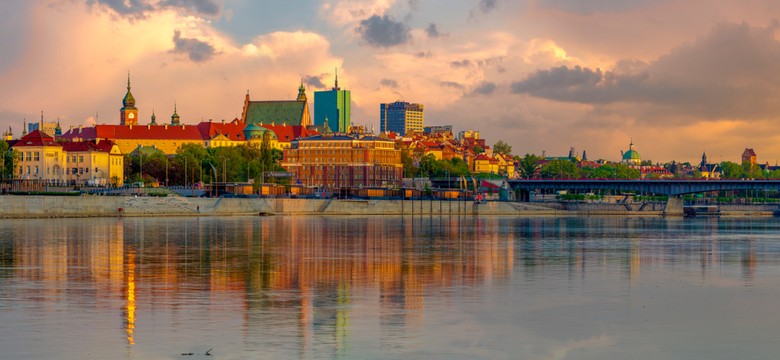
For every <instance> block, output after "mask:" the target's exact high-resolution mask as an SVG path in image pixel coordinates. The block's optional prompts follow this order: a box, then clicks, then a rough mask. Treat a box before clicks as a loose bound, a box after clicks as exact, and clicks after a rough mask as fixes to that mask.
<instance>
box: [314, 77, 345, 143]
mask: <svg viewBox="0 0 780 360" xmlns="http://www.w3.org/2000/svg"><path fill="white" fill-rule="evenodd" d="M351 102H352V99H351V96H350V92H349V90H341V88H340V87H339V75H338V73H337V74H336V83H335V85H334V86H333V88H332V89H330V90H327V91H315V92H314V125H316V126H323V125H325V121H326V120H327V122H328V127H329V128H330V130H331V131H333V132H341V133H346V132H348V131H349V127H350V126H351V125H352V123H351V120H350V114H351V110H350V108H351Z"/></svg>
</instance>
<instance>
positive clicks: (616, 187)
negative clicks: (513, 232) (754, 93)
mask: <svg viewBox="0 0 780 360" xmlns="http://www.w3.org/2000/svg"><path fill="white" fill-rule="evenodd" d="M508 184H509V186H511V187H512V189H515V190H517V189H519V190H526V191H533V190H577V191H582V192H584V191H595V190H613V191H636V192H640V193H645V194H656V195H669V196H678V195H684V194H694V193H702V192H708V191H728V190H780V180H676V179H675V180H509V181H508Z"/></svg>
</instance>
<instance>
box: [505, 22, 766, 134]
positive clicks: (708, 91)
mask: <svg viewBox="0 0 780 360" xmlns="http://www.w3.org/2000/svg"><path fill="white" fill-rule="evenodd" d="M778 58H780V42H778V41H777V40H776V39H775V37H774V28H773V27H768V28H757V27H752V26H750V25H748V24H744V23H743V24H720V25H717V26H715V27H714V28H713V29H712V30H711V31H710V33H709V34H707V35H706V36H704V37H702V38H700V39H698V40H696V41H695V42H693V43H691V44H687V45H683V46H679V47H677V48H675V49H673V50H671V51H670V52H669V53H668V54H666V55H663V56H661V57H659V58H657V59H656V60H655V61H653V62H651V63H649V64H644V63H642V62H639V61H635V60H622V61H619V62H618V63H617V64H616V65H615V66H614V68H613V69H612V70H609V71H602V70H600V69H598V68H597V69H591V68H587V67H580V66H573V67H569V66H560V67H555V68H551V69H547V70H538V71H536V72H534V73H532V74H530V75H528V76H527V77H526V78H525V79H523V80H520V81H517V82H514V83H512V85H511V89H512V92H513V93H515V94H529V95H532V96H536V97H541V98H545V99H550V100H556V101H562V102H573V103H581V104H590V105H600V106H601V105H603V106H612V107H614V108H616V107H615V103H630V104H634V105H641V106H633V107H632V108H633V109H634V111H636V110H637V109H641V110H642V113H640V114H635V115H638V116H640V118H644V119H646V120H649V119H651V118H656V119H657V118H658V117H661V116H664V114H675V115H676V116H681V115H685V116H691V117H697V118H703V119H709V120H714V119H727V118H741V119H745V118H754V119H755V118H767V117H777V116H780V102H778V101H777V99H778V98H780V62H778V61H777V59H778ZM606 109H607V110H609V108H606ZM602 110H604V109H602Z"/></svg>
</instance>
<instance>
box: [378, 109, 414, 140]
mask: <svg viewBox="0 0 780 360" xmlns="http://www.w3.org/2000/svg"><path fill="white" fill-rule="evenodd" d="M423 111H424V107H423V105H422V104H410V103H408V102H403V101H396V102H394V103H390V104H379V131H381V132H385V131H392V132H394V133H396V134H401V135H406V134H407V133H409V132H413V131H423V127H424V126H425V114H424V112H423Z"/></svg>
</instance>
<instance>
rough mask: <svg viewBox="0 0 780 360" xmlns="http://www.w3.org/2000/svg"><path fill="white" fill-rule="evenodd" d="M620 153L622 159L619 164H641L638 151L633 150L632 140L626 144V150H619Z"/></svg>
mask: <svg viewBox="0 0 780 360" xmlns="http://www.w3.org/2000/svg"><path fill="white" fill-rule="evenodd" d="M620 155H621V157H622V160H621V161H620V163H621V164H624V165H628V166H640V165H642V157H641V156H639V152H637V151H636V150H634V142H633V141H632V142H631V144H629V145H628V151H626V152H625V153H624V152H623V151H621V152H620Z"/></svg>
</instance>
